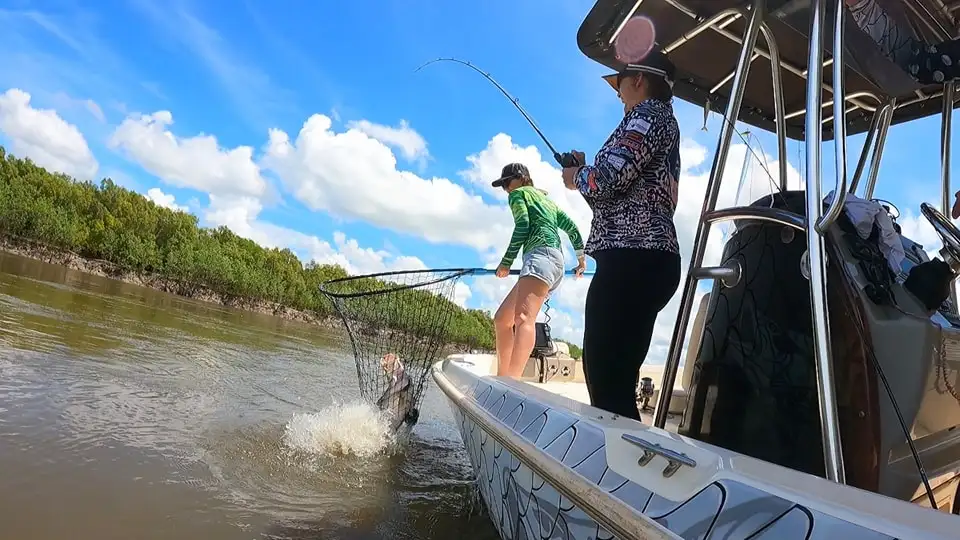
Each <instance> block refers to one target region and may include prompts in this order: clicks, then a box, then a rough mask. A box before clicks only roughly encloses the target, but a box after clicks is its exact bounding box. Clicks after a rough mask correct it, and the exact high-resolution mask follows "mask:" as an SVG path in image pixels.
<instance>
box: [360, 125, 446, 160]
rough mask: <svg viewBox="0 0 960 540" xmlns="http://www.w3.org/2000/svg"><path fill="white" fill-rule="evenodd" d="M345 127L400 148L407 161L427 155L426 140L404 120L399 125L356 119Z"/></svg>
mask: <svg viewBox="0 0 960 540" xmlns="http://www.w3.org/2000/svg"><path fill="white" fill-rule="evenodd" d="M347 128H348V129H355V130H357V131H359V132H361V133H365V134H366V135H368V136H369V137H371V138H373V139H376V140H378V141H380V142H382V143H383V144H385V145H387V146H390V147H391V148H396V149H397V150H400V153H401V154H402V155H403V157H404V159H406V160H408V161H413V160H417V159H423V158H426V157H427V156H428V155H429V152H427V141H425V140H424V138H423V136H421V135H420V134H419V133H417V131H416V130H414V129H413V128H411V127H410V125H409V124H408V123H407V121H406V120H401V121H400V127H390V126H384V125H381V124H374V123H373V122H370V121H369V120H358V121H353V122H350V123H348V124H347Z"/></svg>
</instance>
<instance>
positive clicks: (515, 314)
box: [493, 163, 586, 377]
mask: <svg viewBox="0 0 960 540" xmlns="http://www.w3.org/2000/svg"><path fill="white" fill-rule="evenodd" d="M493 187H500V188H503V190H504V191H506V192H507V193H509V196H508V201H509V203H510V211H511V212H513V221H514V228H513V236H512V237H511V238H510V245H509V247H507V252H506V253H505V254H504V256H503V259H501V260H500V265H499V266H498V267H497V277H500V278H504V277H507V276H508V275H510V265H511V264H513V261H514V259H516V257H517V254H518V253H519V252H520V250H521V248H522V249H523V264H522V266H521V267H520V279H519V280H517V284H516V285H514V286H513V289H511V290H510V292H509V293H508V294H507V297H506V298H504V299H503V303H501V304H500V308H499V309H497V313H496V315H495V316H494V318H493V320H494V327H495V330H496V343H497V375H498V376H508V377H519V376H520V375H521V374H523V367H524V366H525V365H526V363H527V359H528V358H530V354H531V353H532V352H533V346H534V343H535V341H536V330H535V326H534V325H535V323H536V321H537V314H538V313H540V307H541V306H542V305H543V302H544V300H546V298H547V295H549V294H550V293H551V292H553V291H554V290H555V289H556V288H557V287H558V286H559V285H560V282H561V281H562V280H563V274H564V273H565V271H564V268H563V252H562V251H560V231H561V230H563V231H564V232H565V233H567V236H569V237H570V242H571V243H572V244H573V249H574V250H575V251H576V254H577V262H578V264H577V268H576V270H575V271H574V272H575V275H576V276H577V277H578V278H579V277H580V276H581V275H583V271H584V269H585V268H586V263H585V261H584V253H583V238H582V237H581V236H580V231H579V230H577V225H576V224H575V223H574V222H573V220H572V219H570V217H569V216H568V215H567V214H565V213H564V212H563V210H561V209H560V207H558V206H557V205H556V203H554V202H553V201H551V200H550V199H549V198H547V196H546V193H545V192H543V191H542V190H539V189H537V188H535V187H533V180H532V179H531V178H530V171H529V170H528V169H527V167H526V166H524V165H522V164H520V163H511V164H509V165H507V166H506V167H504V168H503V171H502V173H501V175H500V178H498V179H496V180H494V181H493Z"/></svg>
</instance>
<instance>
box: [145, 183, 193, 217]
mask: <svg viewBox="0 0 960 540" xmlns="http://www.w3.org/2000/svg"><path fill="white" fill-rule="evenodd" d="M147 198H148V199H150V200H151V201H153V203H154V204H156V205H157V206H162V207H164V208H169V209H170V210H174V211H178V212H186V211H187V207H186V206H180V205H179V204H177V200H176V197H174V196H173V195H170V194H169V193H164V192H163V191H161V190H160V188H150V189H148V190H147Z"/></svg>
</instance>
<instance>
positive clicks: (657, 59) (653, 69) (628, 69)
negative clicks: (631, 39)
mask: <svg viewBox="0 0 960 540" xmlns="http://www.w3.org/2000/svg"><path fill="white" fill-rule="evenodd" d="M635 73H648V74H650V75H656V76H659V77H663V78H664V79H665V80H666V81H667V84H668V85H670V87H671V88H673V78H674V76H675V75H676V73H677V68H676V66H674V65H673V62H671V61H670V59H669V58H667V55H666V54H664V52H663V50H662V49H660V48H659V47H654V49H653V50H651V51H650V52H649V53H648V54H647V56H646V57H644V59H643V60H641V61H640V62H637V63H634V64H624V66H623V68H621V69H620V71H619V72H617V73H611V74H610V75H604V76H603V80H605V81H607V84H609V85H610V87H611V88H613V89H614V90H618V91H619V89H620V88H619V87H620V79H621V78H623V77H624V76H626V75H632V74H635Z"/></svg>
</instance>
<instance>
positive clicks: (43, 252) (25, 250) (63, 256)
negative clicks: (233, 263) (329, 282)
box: [0, 235, 342, 329]
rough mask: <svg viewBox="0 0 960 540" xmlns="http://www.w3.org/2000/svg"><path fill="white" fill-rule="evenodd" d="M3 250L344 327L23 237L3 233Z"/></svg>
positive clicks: (168, 290)
mask: <svg viewBox="0 0 960 540" xmlns="http://www.w3.org/2000/svg"><path fill="white" fill-rule="evenodd" d="M0 250H3V251H6V252H7V253H12V254H14V255H19V256H21V257H29V258H31V259H36V260H39V261H43V262H46V263H49V264H56V265H60V266H65V267H67V268H70V269H73V270H77V271H80V272H84V273H87V274H93V275H97V276H103V277H107V278H111V279H116V280H119V281H123V282H125V283H131V284H133V285H140V286H143V287H150V288H151V289H156V290H158V291H163V292H166V293H170V294H175V295H178V296H183V297H185V298H190V299H193V300H199V301H201V302H210V303H214V304H220V305H223V306H228V307H232V308H236V309H242V310H245V311H252V312H256V313H264V314H267V315H274V316H276V317H281V318H284V319H289V320H295V321H301V322H306V323H312V324H317V325H320V326H323V327H324V328H330V329H340V328H342V322H341V321H340V320H339V319H338V318H336V317H327V316H322V315H318V314H316V313H313V312H310V311H303V310H299V309H294V308H291V307H289V306H284V305H281V304H277V303H275V302H269V301H265V300H256V299H251V298H243V297H239V296H234V295H229V294H223V293H218V292H216V291H214V290H212V289H210V288H208V287H204V286H202V285H197V284H195V283H187V282H183V281H179V280H175V279H170V278H166V277H163V276H158V275H153V274H147V273H140V272H129V271H126V270H124V269H122V268H120V267H118V266H116V265H115V264H113V263H111V262H109V261H102V260H96V259H88V258H85V257H82V256H80V255H78V254H76V253H73V252H69V251H63V250H58V249H53V248H50V247H48V246H45V245H43V244H39V243H37V242H32V241H29V240H24V239H21V238H11V237H8V236H2V235H0Z"/></svg>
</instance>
